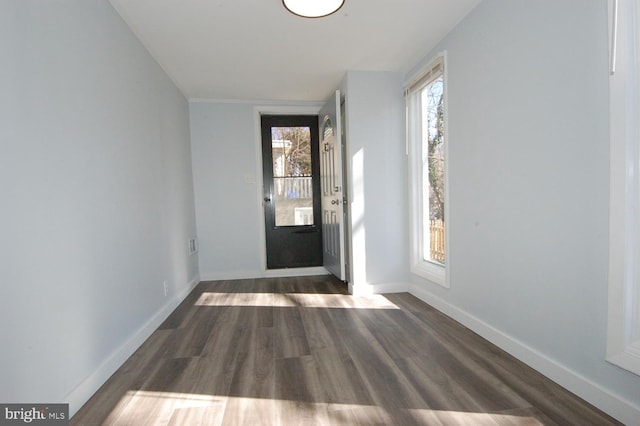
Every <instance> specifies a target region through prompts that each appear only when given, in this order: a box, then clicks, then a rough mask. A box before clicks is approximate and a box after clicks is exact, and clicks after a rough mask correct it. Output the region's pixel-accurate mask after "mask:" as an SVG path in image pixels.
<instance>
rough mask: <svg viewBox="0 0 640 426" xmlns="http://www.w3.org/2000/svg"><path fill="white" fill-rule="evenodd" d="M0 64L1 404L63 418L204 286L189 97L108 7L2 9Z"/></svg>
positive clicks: (18, 2)
mask: <svg viewBox="0 0 640 426" xmlns="http://www.w3.org/2000/svg"><path fill="white" fill-rule="evenodd" d="M0 64H1V65H0V94H1V95H0V200H2V201H1V203H0V218H1V220H0V236H1V237H0V283H1V285H0V341H1V342H2V350H1V351H0V377H1V379H0V401H3V402H38V401H39V402H42V401H51V402H55V401H61V402H62V401H64V402H71V410H72V412H73V411H75V410H76V409H77V408H78V407H79V405H80V404H82V403H83V402H84V400H85V399H87V398H88V397H89V396H90V395H91V394H92V393H93V392H94V391H95V390H96V389H97V388H98V386H100V385H101V384H102V383H103V382H104V381H105V380H106V379H107V378H108V376H109V375H110V374H111V373H112V372H113V370H114V369H115V368H117V367H118V366H119V365H120V364H121V363H122V362H123V361H124V360H125V359H126V357H127V356H128V355H129V354H130V353H131V352H132V351H133V350H134V349H135V348H136V347H137V346H139V345H140V343H141V342H142V341H143V339H144V338H146V337H147V335H148V334H149V333H150V332H151V331H153V329H154V328H155V327H156V326H157V325H158V324H159V322H160V321H161V320H162V319H163V318H164V316H165V315H166V314H167V313H168V312H170V311H171V309H173V307H175V306H176V304H177V303H178V302H179V301H180V300H181V298H182V297H184V295H185V294H186V292H187V291H188V290H189V289H190V287H191V285H193V283H194V282H195V281H197V279H198V278H197V275H198V264H197V256H191V257H189V256H188V254H187V239H188V238H189V237H191V236H194V235H195V214H194V208H193V187H192V173H191V159H190V145H189V122H188V104H187V101H186V100H185V98H184V97H183V96H182V95H181V94H180V93H179V91H178V90H177V89H176V87H175V86H174V85H173V84H172V83H171V81H170V80H169V78H168V77H167V76H166V75H165V73H164V72H163V71H162V70H161V69H160V67H159V66H158V65H157V63H156V62H155V61H154V60H153V59H152V58H151V57H150V55H149V54H148V53H147V51H146V50H145V49H144V48H143V47H142V45H141V44H140V43H139V41H138V40H137V39H136V38H135V37H134V36H133V34H132V33H131V32H130V31H129V29H128V27H127V26H126V25H125V24H124V22H122V20H121V19H120V17H119V16H118V15H117V14H116V12H115V11H114V10H113V8H112V7H111V6H110V5H109V3H108V2H107V1H106V0H104V1H103V0H90V1H89V0H58V1H55V2H43V1H36V0H31V1H30V0H6V1H2V2H0ZM165 280H166V281H168V286H169V293H168V296H166V297H165V295H164V290H163V281H165Z"/></svg>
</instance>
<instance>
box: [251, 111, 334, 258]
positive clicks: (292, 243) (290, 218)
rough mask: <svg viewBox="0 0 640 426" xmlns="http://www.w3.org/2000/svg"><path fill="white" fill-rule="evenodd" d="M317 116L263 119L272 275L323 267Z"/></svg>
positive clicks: (266, 210) (266, 211) (266, 200)
mask: <svg viewBox="0 0 640 426" xmlns="http://www.w3.org/2000/svg"><path fill="white" fill-rule="evenodd" d="M318 138H319V132H318V116H317V115H263V116H262V170H263V182H264V188H263V191H264V213H265V214H264V216H265V231H266V232H265V233H266V242H267V247H266V249H267V269H279V268H301V267H309V266H322V223H321V213H320V209H321V207H320V159H319V158H320V157H319V155H320V154H319V148H318V147H319V143H318Z"/></svg>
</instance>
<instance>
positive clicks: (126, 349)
mask: <svg viewBox="0 0 640 426" xmlns="http://www.w3.org/2000/svg"><path fill="white" fill-rule="evenodd" d="M199 282H200V277H199V276H195V277H194V278H193V279H192V280H191V281H189V283H187V287H185V289H184V290H183V291H181V292H180V293H177V294H176V295H174V297H172V298H171V299H169V300H168V301H167V303H165V304H164V306H162V307H161V308H160V309H159V310H158V311H157V312H156V313H155V315H153V316H152V317H151V318H149V319H148V320H147V322H145V323H144V324H143V325H142V326H141V327H140V328H138V330H136V332H135V333H133V334H132V335H131V336H130V337H129V338H128V339H127V340H125V341H124V342H123V343H122V344H121V345H120V346H119V347H118V348H117V349H116V350H115V351H113V352H112V353H111V354H110V355H108V356H107V357H106V358H105V360H104V361H103V362H102V364H100V366H99V367H98V368H97V369H96V371H94V372H93V373H92V374H91V375H90V376H89V377H87V378H86V379H85V380H83V381H82V383H80V384H79V385H78V386H76V388H75V389H73V390H72V391H71V392H69V393H68V394H67V395H66V396H65V397H64V398H63V399H62V400H61V401H65V402H68V403H69V416H73V415H74V414H75V413H76V412H77V411H78V410H79V409H80V408H81V407H82V406H83V405H84V404H85V403H86V402H87V401H88V400H89V398H91V397H92V396H93V394H94V393H95V392H96V391H97V390H98V389H100V386H102V385H103V384H104V383H105V382H106V381H107V379H109V377H111V375H112V374H113V373H114V372H115V371H116V370H117V369H118V368H120V366H122V364H124V362H125V361H126V360H127V359H128V358H129V357H130V356H131V355H132V354H133V353H134V352H135V351H136V350H137V349H138V348H139V347H140V346H141V345H142V344H143V343H144V341H145V340H147V339H148V338H149V336H151V334H152V333H153V332H154V331H155V330H156V329H157V328H158V327H159V326H160V325H161V324H162V322H163V321H164V320H165V319H167V317H168V316H169V315H170V314H171V312H173V310H174V309H175V308H176V307H177V306H178V305H179V304H180V303H181V302H182V301H183V300H184V299H185V298H186V297H187V295H188V294H189V293H190V292H191V290H193V288H194V287H195V286H196V285H197V284H198V283H199Z"/></svg>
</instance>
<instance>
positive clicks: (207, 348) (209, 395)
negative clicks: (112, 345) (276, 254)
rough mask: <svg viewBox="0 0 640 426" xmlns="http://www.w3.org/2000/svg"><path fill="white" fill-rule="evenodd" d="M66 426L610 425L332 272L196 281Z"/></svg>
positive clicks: (409, 309) (429, 312)
mask: <svg viewBox="0 0 640 426" xmlns="http://www.w3.org/2000/svg"><path fill="white" fill-rule="evenodd" d="M71 424H72V425H99V424H108V425H112V424H113V425H116V424H117V425H136V426H138V425H189V426H191V425H259V424H263V425H300V424H309V425H313V424H323V425H375V424H380V425H403V426H404V425H412V424H420V425H440V424H442V425H538V424H545V425H552V424H557V425H580V426H583V425H607V424H617V423H616V422H615V420H613V419H612V418H610V417H608V416H607V415H605V414H604V413H602V412H600V411H599V410H597V409H596V408H594V407H592V406H590V405H589V404H587V403H586V402H584V401H583V400H581V399H579V398H577V397H576V396H575V395H573V394H571V393H570V392H568V391H566V390H564V389H563V388H561V387H560V386H558V385H556V384H554V383H553V382H551V381H549V380H548V379H546V378H545V377H543V376H542V375H540V374H538V373H536V372H535V371H534V370H532V369H530V368H528V367H527V366H525V365H524V364H522V363H521V362H519V361H517V360H516V359H514V358H513V357H511V356H509V355H508V354H506V353H505V352H503V351H501V350H500V349H498V348H497V347H495V346H494V345H492V344H490V343H489V342H487V341H486V340H484V339H482V338H480V337H479V336H477V335H476V334H474V333H473V332H471V331H469V330H468V329H466V328H465V327H463V326H461V325H460V324H458V323H456V322H455V321H453V320H451V319H449V318H448V317H446V316H445V315H443V314H441V313H439V312H438V311H436V310H435V309H433V308H431V307H430V306H429V305H426V304H425V303H423V302H421V301H420V300H418V299H416V298H415V297H413V296H411V295H409V294H407V293H402V294H389V295H384V296H382V295H375V296H367V297H354V296H350V295H348V294H347V292H346V288H345V286H344V284H342V283H341V282H339V281H337V280H335V279H334V278H330V277H304V278H277V279H260V280H238V281H218V282H203V283H200V284H199V285H198V286H197V287H196V288H195V289H194V291H193V292H192V293H191V294H190V295H189V297H187V299H186V300H185V301H184V302H183V303H182V304H181V305H180V306H179V307H178V308H177V309H176V311H175V312H173V314H172V315H171V316H170V317H169V318H168V319H167V320H166V321H165V323H164V324H163V325H162V326H161V327H160V328H159V329H158V330H157V331H156V332H154V333H153V335H152V336H151V337H150V338H149V339H148V340H147V341H146V342H145V343H144V344H143V345H142V346H141V347H140V349H139V350H138V351H137V352H136V353H135V354H134V355H133V356H132V357H131V358H130V359H129V360H128V361H127V362H126V363H125V364H124V365H123V366H122V367H121V368H120V369H119V370H118V371H117V372H116V373H115V374H114V375H113V376H112V377H111V378H110V379H109V380H108V381H107V383H105V385H104V386H103V387H102V388H101V389H100V390H99V391H98V392H97V393H96V394H95V395H94V396H93V398H91V400H89V401H88V402H87V403H86V404H85V405H84V407H82V409H80V411H78V413H77V414H76V415H75V416H74V417H73V418H72V419H71Z"/></svg>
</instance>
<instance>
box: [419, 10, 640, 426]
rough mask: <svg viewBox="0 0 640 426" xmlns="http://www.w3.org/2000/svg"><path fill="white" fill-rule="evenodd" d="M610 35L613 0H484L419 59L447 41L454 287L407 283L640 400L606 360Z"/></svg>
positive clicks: (522, 347)
mask: <svg viewBox="0 0 640 426" xmlns="http://www.w3.org/2000/svg"><path fill="white" fill-rule="evenodd" d="M607 40H608V38H607V2H606V1H604V0H591V1H584V0H565V1H560V2H559V1H555V0H553V1H552V0H544V1H543V0H540V1H535V2H532V1H525V0H518V1H516V0H509V1H507V0H486V1H483V2H482V3H481V4H480V5H479V6H478V7H477V8H476V9H475V10H474V11H472V12H471V14H470V15H468V16H467V17H466V18H465V19H464V20H463V21H462V22H461V23H460V24H459V25H458V26H457V27H456V29H455V30H453V31H452V32H451V33H450V34H449V35H448V36H447V37H446V38H445V39H444V40H443V41H442V43H441V44H440V45H439V46H438V47H437V48H436V49H434V51H433V52H432V53H431V54H430V55H429V56H428V57H426V58H425V59H424V61H423V62H422V63H421V64H418V65H417V66H416V69H417V68H419V67H420V66H421V65H423V64H424V63H426V62H428V61H429V59H430V57H431V56H433V54H435V53H437V52H439V51H442V50H446V51H447V55H448V63H447V79H448V80H447V81H448V95H449V98H448V107H449V135H448V140H447V143H448V144H449V150H450V151H449V155H450V157H449V167H450V170H449V173H450V174H449V176H450V185H451V186H450V203H449V206H448V207H449V209H450V223H449V224H448V229H449V232H450V258H449V259H448V262H449V272H450V274H451V275H450V278H451V288H450V289H449V290H447V289H444V288H442V287H439V286H437V285H434V284H431V283H429V282H426V281H424V280H422V279H420V278H419V277H417V276H413V277H412V286H411V291H412V292H414V293H415V294H419V295H422V296H424V297H425V298H427V299H429V300H432V301H433V302H434V303H438V304H440V305H441V308H444V309H446V310H447V311H448V312H449V313H450V314H451V315H454V316H455V317H457V318H458V319H461V320H463V321H465V322H466V323H467V325H470V326H471V327H472V328H476V329H478V330H484V331H485V332H487V333H488V334H492V333H493V334H494V335H495V336H498V338H499V339H504V340H505V341H507V340H509V341H511V343H508V345H510V346H511V347H512V348H515V350H516V352H517V351H520V352H521V356H525V357H529V358H530V359H529V361H531V362H532V363H534V364H536V363H537V364H538V366H542V367H543V368H546V369H547V372H550V371H551V372H554V374H555V376H556V377H555V378H556V379H561V380H564V384H565V385H572V383H573V385H572V386H573V387H574V388H575V387H582V388H583V389H582V390H581V392H582V395H583V396H587V397H589V396H590V395H589V393H592V394H593V395H591V396H592V400H594V399H595V401H594V402H599V403H601V406H605V405H608V407H606V408H609V409H611V408H613V409H617V408H616V407H615V403H611V401H608V400H607V398H603V399H602V400H600V401H598V399H599V398H600V396H602V393H599V392H596V391H594V392H591V391H590V390H589V389H590V388H589V386H582V384H584V383H586V382H581V381H580V380H582V379H585V380H586V381H587V382H589V381H590V382H591V385H593V387H592V388H591V389H596V390H597V389H600V390H602V391H604V393H607V392H609V393H611V394H614V395H616V396H617V397H620V398H622V399H626V400H628V401H630V402H631V403H632V404H635V405H636V407H638V406H640V377H638V376H635V375H633V374H630V373H628V372H626V371H624V370H621V369H619V368H617V367H614V366H612V365H610V364H608V363H607V362H605V360H604V356H605V343H606V309H607V268H608V219H609V215H608V207H609V191H608V185H609V152H608V148H609V147H608V141H609V137H608V130H609V129H608V69H607V61H608V41H607ZM483 327H484V328H483ZM563 375H566V376H567V377H565V378H564V379H563ZM585 388H586V389H587V390H586V391H585V390H584V389H585ZM573 390H574V391H576V390H577V389H573ZM585 392H586V394H585ZM618 408H619V407H618ZM621 411H624V409H621V410H619V412H621ZM636 420H637V419H636Z"/></svg>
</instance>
